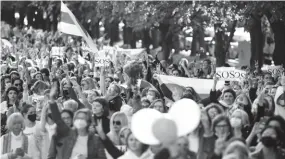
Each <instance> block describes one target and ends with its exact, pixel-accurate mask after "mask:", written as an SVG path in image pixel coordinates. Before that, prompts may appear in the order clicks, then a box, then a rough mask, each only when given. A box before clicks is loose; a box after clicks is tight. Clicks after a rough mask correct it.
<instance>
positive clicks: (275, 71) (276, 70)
mask: <svg viewBox="0 0 285 159" xmlns="http://www.w3.org/2000/svg"><path fill="white" fill-rule="evenodd" d="M262 70H263V71H267V72H269V73H270V74H271V75H278V76H280V75H282V73H284V71H285V70H284V68H283V67H282V66H268V65H267V66H265V67H263V68H262Z"/></svg>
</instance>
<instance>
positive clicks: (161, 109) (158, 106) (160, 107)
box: [153, 101, 165, 113]
mask: <svg viewBox="0 0 285 159" xmlns="http://www.w3.org/2000/svg"><path fill="white" fill-rule="evenodd" d="M153 109H155V110H157V111H159V112H161V113H165V111H164V106H163V103H162V102H160V101H159V102H156V103H154V106H153Z"/></svg>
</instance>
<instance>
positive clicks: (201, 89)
mask: <svg viewBox="0 0 285 159" xmlns="http://www.w3.org/2000/svg"><path fill="white" fill-rule="evenodd" d="M157 80H158V82H159V84H160V85H162V84H176V85H179V86H182V87H193V88H194V89H195V91H196V92H197V93H198V94H199V95H207V96H208V95H209V93H210V91H211V89H212V87H213V84H214V80H212V79H211V80H210V79H198V78H185V77H176V76H166V75H157ZM223 86H224V81H218V83H217V89H219V88H222V87H223Z"/></svg>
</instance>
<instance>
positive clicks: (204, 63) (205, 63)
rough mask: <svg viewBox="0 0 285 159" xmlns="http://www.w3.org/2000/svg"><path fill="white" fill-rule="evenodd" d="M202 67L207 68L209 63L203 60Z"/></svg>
mask: <svg viewBox="0 0 285 159" xmlns="http://www.w3.org/2000/svg"><path fill="white" fill-rule="evenodd" d="M202 67H203V69H208V68H209V63H208V62H207V61H204V62H203V66H202Z"/></svg>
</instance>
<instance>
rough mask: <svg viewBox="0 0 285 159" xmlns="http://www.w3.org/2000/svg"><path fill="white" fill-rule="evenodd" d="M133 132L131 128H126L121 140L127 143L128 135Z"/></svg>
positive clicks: (124, 143)
mask: <svg viewBox="0 0 285 159" xmlns="http://www.w3.org/2000/svg"><path fill="white" fill-rule="evenodd" d="M130 132H131V130H130V129H125V130H124V131H123V132H122V133H121V135H120V141H121V143H122V144H123V145H127V136H128V134H129V133H130Z"/></svg>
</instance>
